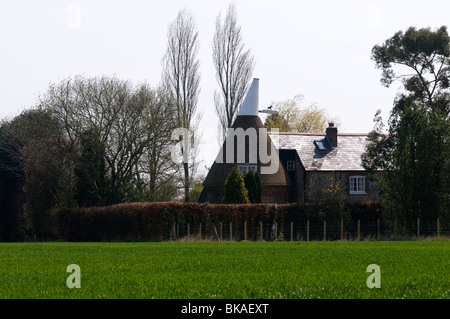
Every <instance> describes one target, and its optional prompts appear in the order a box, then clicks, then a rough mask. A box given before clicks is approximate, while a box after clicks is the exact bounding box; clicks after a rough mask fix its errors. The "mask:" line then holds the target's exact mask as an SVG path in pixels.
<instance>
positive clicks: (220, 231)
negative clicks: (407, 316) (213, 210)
mask: <svg viewBox="0 0 450 319" xmlns="http://www.w3.org/2000/svg"><path fill="white" fill-rule="evenodd" d="M222 234H223V233H222V222H220V241H222V240H223V238H222Z"/></svg>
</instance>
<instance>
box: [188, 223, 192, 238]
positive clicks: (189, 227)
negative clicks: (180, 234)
mask: <svg viewBox="0 0 450 319" xmlns="http://www.w3.org/2000/svg"><path fill="white" fill-rule="evenodd" d="M189 236H191V225H190V224H189V223H188V237H189Z"/></svg>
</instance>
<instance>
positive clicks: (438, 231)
mask: <svg viewBox="0 0 450 319" xmlns="http://www.w3.org/2000/svg"><path fill="white" fill-rule="evenodd" d="M436 227H437V236H438V237H439V233H440V230H439V217H438V218H437V225H436Z"/></svg>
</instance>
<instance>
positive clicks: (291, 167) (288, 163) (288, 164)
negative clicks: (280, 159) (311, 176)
mask: <svg viewBox="0 0 450 319" xmlns="http://www.w3.org/2000/svg"><path fill="white" fill-rule="evenodd" d="M286 169H287V170H288V171H290V172H292V171H295V161H286Z"/></svg>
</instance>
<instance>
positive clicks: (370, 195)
mask: <svg viewBox="0 0 450 319" xmlns="http://www.w3.org/2000/svg"><path fill="white" fill-rule="evenodd" d="M331 175H334V178H335V179H336V181H340V183H341V189H342V192H343V194H344V195H345V201H349V202H356V201H379V200H380V197H379V193H378V190H377V188H376V184H375V183H374V182H372V181H370V180H369V177H368V174H367V172H361V171H344V172H323V171H316V172H314V171H308V172H307V173H306V176H305V189H306V191H305V201H314V200H316V199H318V198H319V197H320V192H321V191H322V190H323V189H324V188H326V187H327V186H328V183H329V178H330V176H331ZM351 176H364V177H365V186H366V187H365V190H366V194H350V183H349V181H350V177H351Z"/></svg>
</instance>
